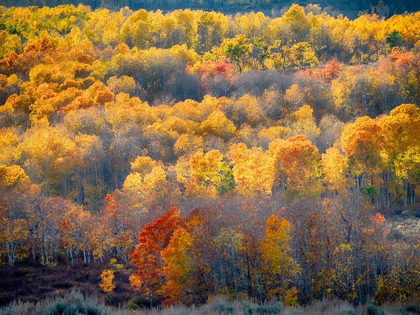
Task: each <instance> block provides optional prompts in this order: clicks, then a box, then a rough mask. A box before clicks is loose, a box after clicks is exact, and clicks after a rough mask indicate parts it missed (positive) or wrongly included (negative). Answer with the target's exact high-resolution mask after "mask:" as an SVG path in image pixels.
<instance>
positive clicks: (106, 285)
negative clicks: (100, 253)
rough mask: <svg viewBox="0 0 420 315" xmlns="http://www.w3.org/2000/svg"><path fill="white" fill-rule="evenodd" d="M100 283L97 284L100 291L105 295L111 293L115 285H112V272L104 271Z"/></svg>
mask: <svg viewBox="0 0 420 315" xmlns="http://www.w3.org/2000/svg"><path fill="white" fill-rule="evenodd" d="M101 278H102V281H101V282H100V283H99V286H100V287H101V289H102V291H103V292H105V293H109V292H112V291H113V290H114V289H115V284H113V283H112V280H113V279H114V271H112V270H110V269H106V270H104V271H103V272H102V274H101Z"/></svg>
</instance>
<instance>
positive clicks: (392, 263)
mask: <svg viewBox="0 0 420 315" xmlns="http://www.w3.org/2000/svg"><path fill="white" fill-rule="evenodd" d="M0 14H1V15H0V42H1V45H0V49H1V51H0V57H1V59H0V259H1V261H2V262H3V263H8V264H9V265H14V264H15V263H16V262H17V261H22V260H33V261H37V262H41V263H43V264H47V265H48V264H52V263H55V262H56V261H58V260H60V259H63V260H67V261H68V262H69V263H71V264H77V263H80V262H81V261H83V263H85V264H88V263H90V262H91V261H93V260H101V261H103V260H107V259H109V258H111V257H112V258H117V259H119V260H121V262H124V263H125V264H128V263H129V262H130V261H131V262H132V263H133V264H135V265H137V266H138V267H139V271H138V273H137V274H135V275H133V276H132V277H131V282H132V286H133V288H135V289H137V290H139V291H140V292H142V293H144V294H146V295H147V296H148V298H149V299H150V301H151V302H152V301H153V303H155V302H156V301H157V302H162V301H164V303H166V304H172V303H177V302H183V303H195V302H196V301H198V302H203V301H205V299H206V298H207V297H208V296H210V295H213V294H219V293H223V294H230V295H232V296H236V297H239V296H242V295H249V296H251V297H256V298H259V299H261V300H263V299H266V298H271V297H275V298H278V299H281V300H286V301H287V303H289V304H291V305H295V304H296V303H298V302H303V303H306V302H309V301H311V300H313V299H317V298H324V297H339V298H344V299H347V300H350V301H353V302H365V301H367V300H368V299H369V298H372V297H374V299H376V300H377V301H378V302H383V301H386V300H404V299H405V298H407V297H409V296H413V295H415V294H418V292H419V290H418V288H419V281H420V276H419V273H418V270H420V269H419V263H420V259H419V255H418V253H419V252H418V247H419V239H402V236H399V235H397V234H395V233H393V232H390V231H389V230H388V229H387V228H386V224H385V223H384V217H383V216H382V215H380V214H377V213H378V212H380V211H382V210H381V209H389V208H393V207H395V206H396V205H402V206H406V205H408V204H416V203H417V202H418V196H419V194H420V191H419V187H420V186H419V185H420V173H419V170H420V150H419V148H420V109H419V107H418V104H416V102H418V100H419V99H420V81H419V80H418V78H419V77H420V52H419V48H420V46H419V39H420V22H419V21H420V20H419V18H420V15H419V13H415V14H407V15H404V16H393V17H391V18H389V19H387V20H384V19H379V18H378V17H377V16H370V15H362V16H360V17H359V18H358V19H356V20H354V21H351V20H348V19H347V18H343V17H339V18H332V17H330V16H328V15H327V14H325V13H322V14H319V12H309V13H305V10H304V8H302V7H299V6H292V7H291V8H290V9H289V11H287V12H286V13H285V14H284V16H282V17H280V18H276V19H270V18H268V17H265V16H264V15H263V14H261V13H256V14H254V13H250V14H244V15H237V16H235V17H231V16H225V15H223V14H220V13H214V12H203V11H190V10H184V11H175V12H170V13H167V14H163V13H162V12H159V11H158V12H146V11H144V10H140V11H136V12H133V11H130V10H129V9H127V8H124V9H121V10H120V11H119V12H110V11H108V10H98V11H94V12H91V11H90V10H89V9H88V8H86V7H83V6H78V7H74V6H60V7H57V8H36V7H28V8H10V9H5V8H1V9H0ZM370 61H374V63H369V62H370ZM176 207H178V208H179V210H178V209H177V208H176ZM170 209H172V210H170ZM194 209H195V210H194ZM168 210H170V211H169V212H168ZM193 210H194V211H193ZM152 220H154V221H152ZM149 222H151V223H149ZM398 257H407V260H406V261H401V259H399V258H398ZM104 278H106V279H108V280H107V281H105V282H104V283H103V284H104V288H105V289H104V290H111V287H112V285H110V283H111V284H112V277H111V274H106V273H105V274H104ZM390 288H392V289H390Z"/></svg>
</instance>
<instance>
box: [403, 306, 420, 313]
mask: <svg viewBox="0 0 420 315" xmlns="http://www.w3.org/2000/svg"><path fill="white" fill-rule="evenodd" d="M405 310H406V311H407V312H409V313H414V314H420V306H419V305H407V306H406V307H405Z"/></svg>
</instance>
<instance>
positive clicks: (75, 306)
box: [0, 291, 420, 315]
mask: <svg viewBox="0 0 420 315" xmlns="http://www.w3.org/2000/svg"><path fill="white" fill-rule="evenodd" d="M64 314H65V315H78V314H86V315H135V314H138V315H265V314H268V315H274V314H280V315H301V314H302V315H303V314H304V315H359V314H360V315H415V314H420V301H410V302H406V303H392V304H385V305H383V306H382V307H378V306H357V307H355V306H353V305H351V304H350V303H348V302H346V301H339V300H329V301H319V302H316V303H315V304H313V305H310V306H306V307H286V308H283V307H282V305H281V303H276V304H273V305H263V306H260V305H257V304H254V303H252V302H249V301H229V300H227V299H226V298H224V297H215V298H213V299H212V300H211V301H209V302H208V303H207V304H205V305H202V306H193V307H186V306H176V307H169V308H159V307H158V308H153V309H141V310H137V311H133V310H129V309H127V308H125V307H119V308H115V307H110V306H106V305H104V304H102V303H100V302H98V301H97V300H96V299H94V298H85V297H84V296H83V294H81V293H80V292H76V291H72V292H70V293H68V294H66V295H65V296H64V297H61V298H54V299H47V300H44V301H41V302H37V303H34V302H22V301H15V302H13V303H11V304H10V305H9V306H7V307H3V308H1V309H0V315H64Z"/></svg>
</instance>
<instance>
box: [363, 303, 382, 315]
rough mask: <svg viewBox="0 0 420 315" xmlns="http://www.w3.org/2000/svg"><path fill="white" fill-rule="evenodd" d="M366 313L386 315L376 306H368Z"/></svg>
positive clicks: (369, 314)
mask: <svg viewBox="0 0 420 315" xmlns="http://www.w3.org/2000/svg"><path fill="white" fill-rule="evenodd" d="M366 312H367V314H368V315H384V314H385V312H384V311H383V310H382V309H381V308H380V307H379V306H375V305H368V306H367V307H366Z"/></svg>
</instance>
